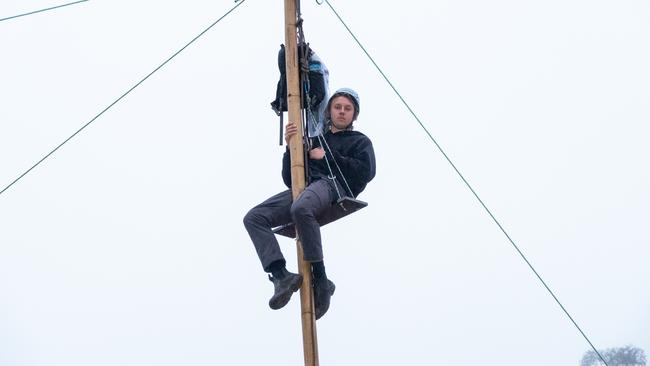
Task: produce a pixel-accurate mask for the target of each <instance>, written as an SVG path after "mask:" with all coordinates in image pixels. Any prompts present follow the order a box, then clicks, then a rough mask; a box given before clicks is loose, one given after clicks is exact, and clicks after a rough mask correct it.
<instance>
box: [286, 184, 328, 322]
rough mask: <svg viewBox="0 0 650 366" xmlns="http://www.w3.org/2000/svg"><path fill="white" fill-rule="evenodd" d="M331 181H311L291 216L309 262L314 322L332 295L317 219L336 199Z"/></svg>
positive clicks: (297, 201) (323, 313) (322, 313)
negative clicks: (312, 287)
mask: <svg viewBox="0 0 650 366" xmlns="http://www.w3.org/2000/svg"><path fill="white" fill-rule="evenodd" d="M331 183H332V182H329V181H327V180H324V179H321V180H317V181H315V182H313V183H312V184H310V185H309V186H307V188H305V191H304V192H303V193H302V194H301V195H300V196H299V197H298V198H297V199H296V201H295V202H294V203H293V205H292V206H291V217H292V218H293V221H294V223H295V225H296V229H297V231H298V234H299V235H300V241H301V242H302V247H303V252H304V260H305V261H308V262H310V263H311V266H312V274H313V286H314V303H315V304H314V305H315V311H316V314H315V315H316V319H319V318H320V317H322V316H323V315H325V313H326V312H327V310H328V309H329V304H330V298H331V297H332V295H333V294H334V289H335V286H334V283H333V282H332V281H330V280H328V279H327V275H326V273H325V263H324V261H323V246H322V242H321V235H320V225H319V224H318V221H317V217H318V215H319V214H320V213H322V212H323V210H325V209H327V208H328V207H330V206H331V205H332V204H333V202H334V200H335V199H336V196H335V193H334V188H333V186H332V185H331Z"/></svg>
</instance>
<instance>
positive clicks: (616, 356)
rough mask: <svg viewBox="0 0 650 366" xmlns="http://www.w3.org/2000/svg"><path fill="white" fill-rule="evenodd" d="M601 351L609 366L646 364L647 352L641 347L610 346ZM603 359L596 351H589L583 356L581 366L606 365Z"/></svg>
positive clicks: (639, 365) (644, 365)
mask: <svg viewBox="0 0 650 366" xmlns="http://www.w3.org/2000/svg"><path fill="white" fill-rule="evenodd" d="M599 353H600V354H601V355H602V356H603V358H604V359H605V361H606V362H607V365H608V366H646V362H647V361H646V357H645V352H643V350H642V349H641V348H637V347H634V346H632V345H627V346H625V347H618V348H608V349H606V350H601V351H599ZM604 365H605V364H604V363H603V361H602V360H601V359H600V357H598V355H597V354H596V352H594V351H587V352H585V355H584V356H582V361H580V366H604Z"/></svg>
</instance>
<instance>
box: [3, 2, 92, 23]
mask: <svg viewBox="0 0 650 366" xmlns="http://www.w3.org/2000/svg"><path fill="white" fill-rule="evenodd" d="M86 1H89V0H80V1H75V2H72V3H68V4H63V5H57V6H53V7H51V8H46V9H41V10H36V11H30V12H29V13H25V14H18V15H14V16H11V17H7V18H1V19H0V22H2V21H5V20H9V19H14V18H20V17H24V16H27V15H32V14H36V13H42V12H44V11H48V10H54V9H58V8H62V7H64V6H68V5H74V4H79V3H83V2H86Z"/></svg>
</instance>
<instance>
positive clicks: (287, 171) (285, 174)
mask: <svg viewBox="0 0 650 366" xmlns="http://www.w3.org/2000/svg"><path fill="white" fill-rule="evenodd" d="M282 180H283V181H284V184H285V185H286V186H287V188H291V157H290V156H289V147H288V146H287V149H286V150H285V151H284V155H283V156H282Z"/></svg>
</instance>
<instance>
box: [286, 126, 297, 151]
mask: <svg viewBox="0 0 650 366" xmlns="http://www.w3.org/2000/svg"><path fill="white" fill-rule="evenodd" d="M296 133H298V126H296V124H295V123H292V122H289V123H287V125H286V127H285V128H284V141H285V142H286V143H287V146H289V140H291V137H293V135H295V134H296Z"/></svg>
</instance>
